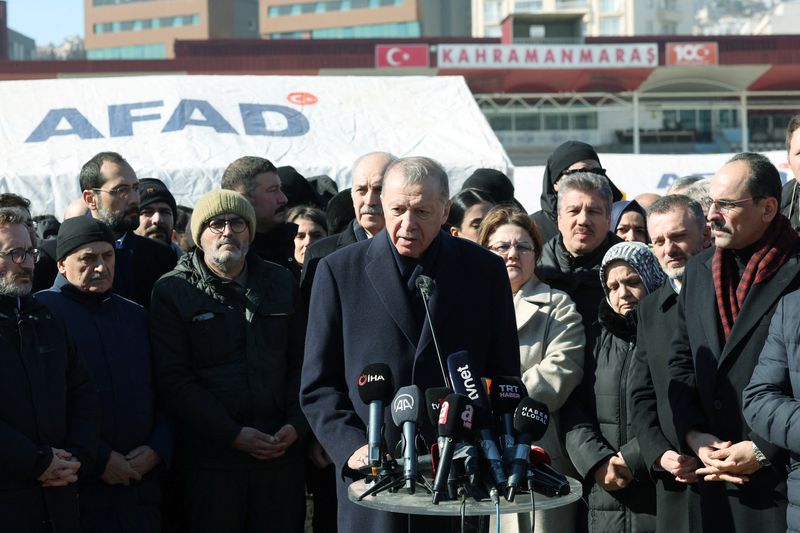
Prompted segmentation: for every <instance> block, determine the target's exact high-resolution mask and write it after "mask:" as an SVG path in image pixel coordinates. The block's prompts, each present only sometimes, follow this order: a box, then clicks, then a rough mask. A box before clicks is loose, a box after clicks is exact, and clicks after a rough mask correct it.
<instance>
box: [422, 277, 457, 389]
mask: <svg viewBox="0 0 800 533" xmlns="http://www.w3.org/2000/svg"><path fill="white" fill-rule="evenodd" d="M414 284H415V285H416V287H417V289H418V290H419V293H420V294H421V295H422V305H423V306H424V307H425V319H426V320H427V321H428V327H429V328H431V337H432V338H433V347H434V348H435V349H436V358H437V359H438V360H439V369H440V370H441V371H442V380H444V386H445V387H447V388H450V380H449V379H448V376H447V372H446V371H445V369H444V359H442V352H441V350H439V341H438V340H437V339H436V329H435V328H434V327H433V320H431V311H430V309H429V308H428V302H429V301H430V299H431V295H432V294H433V291H435V290H436V282H435V281H434V280H433V278H431V277H430V276H426V275H424V274H420V275H419V276H417V279H416V281H415V282H414Z"/></svg>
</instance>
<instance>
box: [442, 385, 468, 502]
mask: <svg viewBox="0 0 800 533" xmlns="http://www.w3.org/2000/svg"><path fill="white" fill-rule="evenodd" d="M474 414H475V408H474V407H473V406H472V402H471V401H470V399H469V398H467V397H466V396H463V395H461V394H448V395H447V398H445V399H444V401H443V402H442V408H441V410H440V411H439V425H438V429H439V436H440V437H443V438H444V446H442V449H441V450H440V453H441V455H440V456H439V468H437V469H436V478H435V479H434V481H433V500H432V503H433V504H434V505H438V504H439V500H440V498H441V496H440V494H441V493H442V491H444V490H446V487H447V480H448V477H449V476H450V468H451V466H452V464H453V452H454V451H455V447H456V442H457V441H462V440H465V439H466V438H467V437H468V436H469V434H470V433H471V432H472V420H473V417H474Z"/></svg>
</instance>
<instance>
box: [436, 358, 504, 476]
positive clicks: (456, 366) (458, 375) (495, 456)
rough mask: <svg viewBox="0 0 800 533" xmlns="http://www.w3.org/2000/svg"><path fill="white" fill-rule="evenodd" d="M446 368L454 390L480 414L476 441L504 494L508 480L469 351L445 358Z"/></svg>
mask: <svg viewBox="0 0 800 533" xmlns="http://www.w3.org/2000/svg"><path fill="white" fill-rule="evenodd" d="M447 368H448V369H449V370H450V379H451V380H452V381H453V390H454V391H455V392H456V393H458V394H463V395H464V396H466V397H467V398H469V399H470V400H472V402H473V403H474V404H475V407H476V408H477V409H478V410H479V411H480V412H479V413H478V416H477V422H478V424H477V426H478V433H479V435H480V439H479V440H478V442H479V444H480V446H481V451H482V452H483V456H484V458H485V459H486V461H487V462H488V463H489V470H490V472H491V474H492V480H493V481H494V486H495V488H496V489H497V490H498V491H504V490H505V485H506V483H507V481H508V478H507V477H506V473H505V470H503V460H502V458H501V457H500V451H499V450H498V448H497V439H496V438H495V435H494V430H493V429H492V425H493V424H492V423H491V422H492V421H491V416H490V408H489V399H488V398H487V397H486V391H485V390H484V389H483V383H482V382H481V376H480V375H479V374H478V373H477V372H476V368H475V365H473V364H472V360H471V358H470V355H469V352H467V351H466V350H462V351H460V352H456V353H454V354H451V355H450V356H449V357H448V358H447Z"/></svg>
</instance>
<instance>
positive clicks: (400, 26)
mask: <svg viewBox="0 0 800 533" xmlns="http://www.w3.org/2000/svg"><path fill="white" fill-rule="evenodd" d="M421 34H422V32H421V31H420V26H419V22H398V23H390V24H368V25H364V26H347V27H342V28H322V29H319V30H312V31H311V37H312V38H313V39H374V38H381V37H383V38H390V37H420V36H421Z"/></svg>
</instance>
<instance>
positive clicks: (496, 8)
mask: <svg viewBox="0 0 800 533" xmlns="http://www.w3.org/2000/svg"><path fill="white" fill-rule="evenodd" d="M499 22H500V3H499V2H497V0H486V3H485V4H483V23H484V24H498V23H499Z"/></svg>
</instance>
